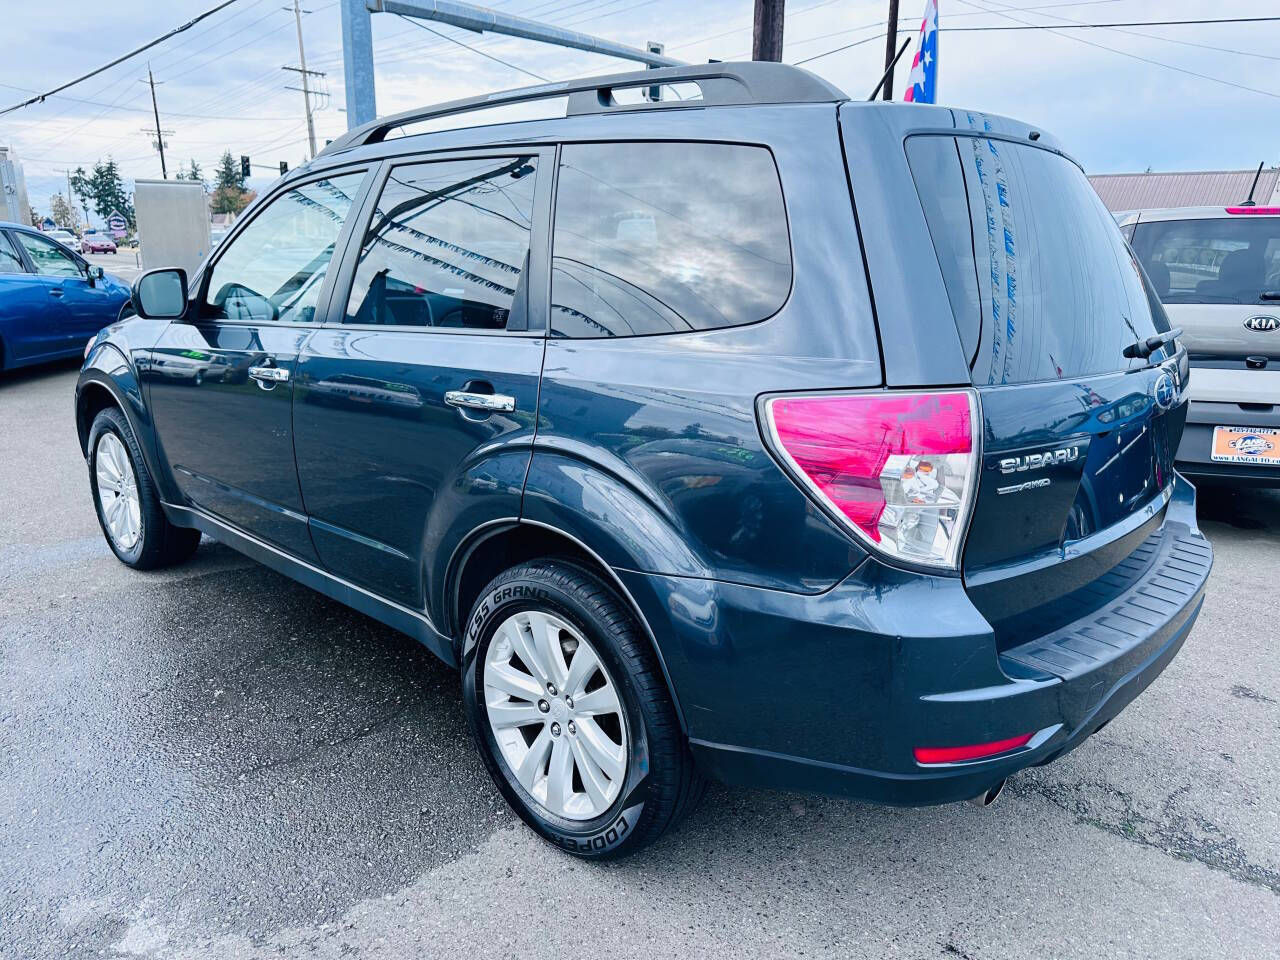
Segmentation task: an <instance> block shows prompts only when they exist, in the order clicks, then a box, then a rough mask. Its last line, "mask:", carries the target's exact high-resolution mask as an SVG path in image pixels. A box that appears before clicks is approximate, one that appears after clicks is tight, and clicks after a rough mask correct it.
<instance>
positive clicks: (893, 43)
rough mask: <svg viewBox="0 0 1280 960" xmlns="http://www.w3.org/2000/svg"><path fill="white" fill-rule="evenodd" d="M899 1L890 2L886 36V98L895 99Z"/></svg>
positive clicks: (892, 0)
mask: <svg viewBox="0 0 1280 960" xmlns="http://www.w3.org/2000/svg"><path fill="white" fill-rule="evenodd" d="M897 48H898V0H889V32H888V33H886V34H885V35H884V98H885V99H886V100H892V99H893V66H894V64H893V62H894V60H896V59H897V53H898V49H897Z"/></svg>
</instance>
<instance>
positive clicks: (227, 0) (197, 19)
mask: <svg viewBox="0 0 1280 960" xmlns="http://www.w3.org/2000/svg"><path fill="white" fill-rule="evenodd" d="M238 2H239V0H223V2H222V3H220V4H218V5H217V6H216V7H211V8H210V9H208V10H206V11H205V12H204V13H202V14H199V15H198V16H195V17H193V18H192V19H190V20H188V21H187V22H186V23H184V24H183V25H182V26H180V27H175V28H174V29H172V30H170V31H169V32H168V33H166V34H165V35H164V36H162V37H156V39H154V40H151V41H150V42H148V43H144V44H143V45H142V46H140V47H138V49H136V50H133V51H131V52H129V53H126V54H124V56H120V57H116V58H115V59H114V60H112V61H111V62H110V63H107V64H104V65H103V66H101V67H98V68H97V69H96V70H90V71H89V72H88V73H86V74H85V75H84V76H81V77H76V79H74V80H71V81H69V82H67V83H64V84H62V85H61V86H57V87H54V88H53V89H52V90H48V91H45V92H44V93H40V94H37V95H36V96H34V97H32V98H31V99H30V100H25V101H23V102H22V103H15V104H14V105H13V106H11V107H5V108H4V109H3V110H0V117H2V116H4V115H5V114H6V113H12V112H13V111H14V110H21V109H22V108H23V107H29V106H31V105H32V104H33V103H41V102H42V101H43V100H44V99H45V98H46V97H51V96H53V95H54V94H55V93H60V92H61V91H63V90H66V89H67V88H68V87H74V86H75V85H76V84H77V83H82V82H84V81H85V80H88V79H89V78H90V77H96V76H97V75H98V74H100V73H102V72H103V71H104V70H110V69H111V68H112V67H114V66H115V65H116V64H119V63H124V62H125V61H126V60H129V59H131V58H133V57H136V56H137V55H138V54H140V53H142V52H144V51H146V50H150V49H151V48H152V47H154V46H155V45H156V44H158V43H164V41H166V40H168V39H169V38H170V37H175V36H177V35H178V34H180V33H185V32H186V31H188V30H190V29H191V28H192V27H194V26H195V25H196V24H197V23H199V22H200V21H201V20H205V19H207V18H209V17H211V16H213V15H214V14H215V13H217V12H218V11H219V10H225V9H226V8H227V7H229V6H231V5H232V4H233V3H238Z"/></svg>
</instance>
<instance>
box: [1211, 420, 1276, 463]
mask: <svg viewBox="0 0 1280 960" xmlns="http://www.w3.org/2000/svg"><path fill="white" fill-rule="evenodd" d="M1209 456H1210V458H1211V459H1212V460H1213V461H1214V462H1216V463H1248V464H1254V465H1261V466H1267V467H1280V429H1275V428H1272V427H1214V428H1213V446H1212V447H1211V448H1210V450H1209Z"/></svg>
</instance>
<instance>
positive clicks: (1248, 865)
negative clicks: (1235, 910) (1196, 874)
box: [1010, 780, 1280, 894]
mask: <svg viewBox="0 0 1280 960" xmlns="http://www.w3.org/2000/svg"><path fill="white" fill-rule="evenodd" d="M1010 786H1012V787H1014V789H1013V791H1012V792H1013V793H1014V794H1015V795H1016V794H1024V793H1034V794H1037V795H1038V796H1041V797H1043V798H1044V799H1045V800H1048V801H1049V802H1050V803H1052V804H1053V805H1054V806H1056V807H1058V808H1059V809H1060V810H1063V811H1065V812H1066V813H1069V814H1071V816H1072V817H1074V818H1075V820H1076V821H1077V822H1078V823H1083V824H1087V825H1088V826H1091V827H1095V828H1097V829H1099V830H1102V831H1104V832H1106V833H1109V834H1111V835H1112V836H1115V837H1120V838H1122V839H1124V840H1128V841H1129V842H1130V843H1135V844H1138V845H1139V846H1143V847H1149V848H1150V849H1152V850H1155V851H1157V852H1159V853H1162V854H1164V855H1165V856H1167V857H1171V858H1173V859H1175V860H1183V861H1187V862H1194V863H1200V864H1203V865H1204V866H1206V867H1208V868H1209V869H1211V870H1217V871H1218V872H1220V873H1225V874H1227V875H1228V876H1230V877H1231V878H1232V879H1234V880H1239V881H1240V882H1242V883H1247V884H1250V885H1252V886H1256V887H1261V888H1262V889H1265V890H1270V891H1271V892H1272V893H1275V894H1280V871H1278V870H1272V869H1270V868H1268V867H1265V866H1263V865H1262V864H1259V863H1254V862H1253V861H1252V860H1250V859H1249V858H1248V856H1247V855H1246V853H1245V851H1244V849H1243V848H1242V847H1241V846H1240V842H1239V841H1238V840H1236V838H1235V837H1233V836H1231V835H1230V834H1228V833H1227V832H1226V831H1225V830H1223V829H1222V828H1221V827H1219V826H1218V825H1217V824H1216V823H1214V822H1213V821H1211V820H1208V819H1206V818H1205V817H1203V816H1201V815H1200V814H1198V813H1196V812H1194V811H1191V812H1187V813H1180V812H1178V811H1176V810H1174V809H1173V808H1174V805H1175V804H1176V803H1177V801H1178V799H1179V798H1180V797H1181V796H1183V795H1184V794H1186V793H1188V792H1189V791H1190V789H1191V787H1190V785H1189V784H1184V785H1183V786H1181V787H1179V788H1178V789H1177V790H1174V791H1173V792H1172V793H1171V794H1169V795H1168V796H1167V797H1166V798H1165V800H1164V802H1163V803H1162V804H1161V811H1162V812H1163V813H1164V815H1165V817H1166V819H1165V820H1156V819H1153V818H1152V817H1149V816H1147V815H1146V814H1143V813H1141V812H1140V811H1139V810H1138V809H1137V804H1136V803H1135V802H1134V798H1133V797H1132V796H1131V795H1130V794H1128V793H1126V792H1125V791H1123V790H1121V789H1120V788H1118V787H1116V786H1115V785H1113V784H1110V783H1107V782H1106V781H1099V780H1081V781H1078V782H1076V783H1073V784H1055V783H1039V782H1034V781H1032V782H1027V781H1026V780H1023V781H1021V782H1019V783H1017V784H1016V786H1015V785H1014V784H1012V783H1011V784H1010ZM1099 797H1102V798H1105V799H1106V800H1109V801H1111V805H1112V806H1111V807H1108V806H1105V805H1104V806H1103V807H1102V809H1101V810H1099V809H1098V807H1099V804H1098V802H1097V800H1098V798H1099ZM1113 808H1118V809H1113Z"/></svg>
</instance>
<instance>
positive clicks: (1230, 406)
mask: <svg viewBox="0 0 1280 960" xmlns="http://www.w3.org/2000/svg"><path fill="white" fill-rule="evenodd" d="M1216 426H1239V427H1272V428H1280V404H1277V405H1275V406H1272V407H1271V409H1269V410H1244V409H1241V407H1240V405H1239V404H1236V403H1220V402H1216V401H1210V400H1192V401H1191V403H1190V406H1189V408H1188V410H1187V424H1186V427H1185V428H1184V429H1183V431H1182V442H1181V443H1179V445H1178V456H1177V467H1178V471H1179V472H1180V473H1182V474H1184V475H1185V476H1187V477H1190V478H1191V479H1193V480H1197V481H1201V482H1208V483H1223V484H1241V485H1247V486H1261V487H1280V467H1267V466H1251V465H1248V464H1241V463H1218V462H1215V461H1214V459H1213V457H1212V456H1211V455H1210V451H1211V450H1212V447H1213V428H1214V427H1216Z"/></svg>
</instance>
